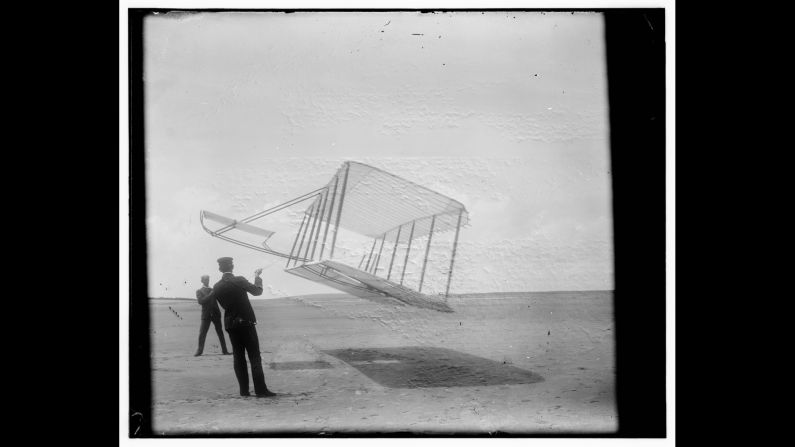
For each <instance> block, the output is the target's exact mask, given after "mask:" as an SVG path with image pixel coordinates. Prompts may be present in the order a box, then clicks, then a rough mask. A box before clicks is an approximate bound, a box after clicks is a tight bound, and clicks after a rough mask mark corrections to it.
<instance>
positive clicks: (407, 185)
mask: <svg viewBox="0 0 795 447" xmlns="http://www.w3.org/2000/svg"><path fill="white" fill-rule="evenodd" d="M307 201H309V202H310V204H309V207H308V208H306V210H305V211H304V212H303V218H302V221H301V225H300V227H299V228H298V232H297V233H296V235H295V238H294V240H293V243H292V248H291V249H290V251H289V252H286V251H279V250H276V249H274V248H271V247H270V246H269V245H268V239H269V238H270V237H271V236H272V235H273V234H274V232H272V231H269V230H266V229H264V228H260V227H257V226H254V225H253V224H252V223H253V222H254V221H256V220H259V219H262V218H264V217H265V216H268V215H270V214H273V213H275V212H278V211H281V210H284V209H286V208H288V207H291V206H294V205H297V204H299V203H301V202H307ZM468 220H469V216H468V213H467V210H466V208H465V207H464V205H463V204H461V203H460V202H458V201H456V200H454V199H451V198H450V197H447V196H444V195H442V194H440V193H438V192H435V191H432V190H430V189H428V188H426V187H424V186H420V185H418V184H416V183H413V182H410V181H408V180H405V179H403V178H400V177H398V176H396V175H393V174H390V173H388V172H385V171H383V170H381V169H378V168H375V167H373V166H369V165H366V164H363V163H358V162H353V161H347V162H345V163H343V165H342V166H341V167H340V168H339V169H338V170H337V172H336V173H335V174H334V176H333V177H332V178H331V180H330V181H329V182H328V183H327V184H326V185H325V186H323V187H322V188H318V189H316V190H314V191H312V192H309V193H307V194H304V195H302V196H299V197H296V198H294V199H292V200H289V201H287V202H284V203H282V204H280V205H277V206H274V207H272V208H269V209H267V210H264V211H261V212H259V213H256V214H254V215H252V216H249V217H246V218H243V219H240V220H236V219H230V218H228V217H223V216H219V215H218V214H215V213H211V212H209V211H201V214H200V221H201V224H202V227H203V228H204V230H205V231H207V232H208V233H209V234H210V235H212V236H213V237H217V238H220V239H222V240H225V241H228V242H230V243H233V244H237V245H240V246H243V247H247V248H250V249H253V250H257V251H260V252H263V253H267V254H270V255H273V256H279V257H283V258H286V259H287V264H286V265H285V271H286V272H288V273H290V274H293V275H296V276H300V277H302V278H305V279H309V280H312V281H316V282H318V283H320V284H324V285H326V286H329V287H333V288H335V289H338V290H341V291H343V292H345V293H349V294H351V295H355V296H358V297H360V298H365V299H369V300H373V301H376V302H381V303H388V304H395V305H410V306H417V307H421V308H426V309H432V310H437V311H441V312H452V309H451V308H450V306H448V304H447V296H448V295H449V292H450V282H451V280H452V275H453V266H454V262H455V253H456V248H457V246H458V235H459V232H460V229H461V226H462V225H466V224H467V223H468ZM209 223H212V224H213V225H214V226H215V228H214V229H211V228H209V227H208V226H207V225H208V224H209ZM341 229H344V230H347V231H349V232H351V233H354V234H356V235H358V236H360V237H361V236H363V237H365V238H367V241H368V242H369V239H372V245H371V248H370V251H369V253H367V252H365V254H364V255H363V256H362V257H361V260H360V261H359V263H358V265H357V266H356V267H354V266H353V265H350V264H355V261H354V262H348V263H346V262H344V261H343V260H340V259H337V260H335V258H334V250H335V248H336V247H337V236H338V233H340V230H341ZM453 229H455V237H454V239H453V243H452V248H451V250H452V252H451V255H450V264H449V269H448V270H447V275H446V287H445V292H444V295H441V294H437V295H429V294H423V293H422V288H423V284H424V281H425V280H426V268H427V266H428V253H429V251H430V250H431V240H432V239H433V236H434V235H435V234H438V233H441V232H447V231H452V230H453ZM233 230H235V231H233ZM239 232H242V233H245V234H247V235H248V236H250V237H255V238H256V239H257V240H260V239H261V242H260V243H259V245H257V244H256V243H252V242H250V241H244V240H242V239H240V238H234V237H232V236H231V235H232V234H239ZM426 237H427V241H426V240H425V238H426ZM418 239H421V241H420V242H424V244H422V245H425V247H422V246H419V247H418V246H417V245H420V244H419V243H417V244H414V245H412V243H413V242H415V241H417V240H418ZM385 244H387V247H388V248H387V249H388V250H389V246H390V245H391V246H392V247H391V248H392V250H391V256H389V259H382V258H381V255H382V253H383V250H384V245H385ZM367 245H370V244H369V243H368V244H367ZM379 245H380V247H379V248H378V250H377V251H376V247H377V246H379ZM404 249H405V254H404V255H403V256H402V257H403V259H402V260H401V259H399V258H400V257H401V256H399V257H398V262H397V267H396V263H395V258H396V256H395V255H396V254H397V253H398V252H399V251H401V252H402V250H404ZM412 249H413V250H415V251H416V250H417V249H419V250H423V249H424V251H425V253H424V256H423V261H422V269H421V270H420V271H419V275H420V276H419V286H418V287H417V289H416V290H414V289H413V288H410V287H408V286H407V285H404V283H405V282H407V281H405V280H407V279H408V278H407V277H406V266H407V265H408V264H409V253H411V252H412ZM415 254H416V253H415ZM385 258H386V257H385ZM401 261H402V262H401ZM387 262H388V264H387ZM400 264H402V268H401V267H400V266H399V265H400ZM393 267H396V268H393ZM415 273H416V272H415ZM410 274H411V272H410ZM414 282H416V281H414Z"/></svg>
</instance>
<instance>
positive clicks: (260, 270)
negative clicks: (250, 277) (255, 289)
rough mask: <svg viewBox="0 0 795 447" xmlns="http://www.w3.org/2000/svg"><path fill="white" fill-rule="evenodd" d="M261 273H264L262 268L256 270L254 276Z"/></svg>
mask: <svg viewBox="0 0 795 447" xmlns="http://www.w3.org/2000/svg"><path fill="white" fill-rule="evenodd" d="M261 274H262V269H261V268H259V269H256V270H254V276H259V275H261Z"/></svg>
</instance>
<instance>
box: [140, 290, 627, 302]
mask: <svg viewBox="0 0 795 447" xmlns="http://www.w3.org/2000/svg"><path fill="white" fill-rule="evenodd" d="M571 292H615V289H587V290H523V291H514V292H473V293H451V294H450V296H451V297H464V296H474V295H513V294H518V293H571ZM319 295H347V296H350V297H351V298H359V297H357V296H355V295H351V294H349V293H342V292H337V293H333V292H332V293H302V294H298V295H290V296H274V297H267V298H260V297H250V298H249V299H250V300H252V301H254V300H257V301H264V300H280V299H285V298H296V297H301V296H319ZM148 299H150V300H180V301H196V298H184V297H167V296H158V297H154V296H150V297H148ZM360 299H363V300H364V298H360Z"/></svg>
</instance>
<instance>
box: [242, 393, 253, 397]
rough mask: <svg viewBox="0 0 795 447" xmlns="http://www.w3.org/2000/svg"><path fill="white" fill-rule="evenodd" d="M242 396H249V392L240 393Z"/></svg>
mask: <svg viewBox="0 0 795 447" xmlns="http://www.w3.org/2000/svg"><path fill="white" fill-rule="evenodd" d="M240 395H241V396H243V397H251V393H240Z"/></svg>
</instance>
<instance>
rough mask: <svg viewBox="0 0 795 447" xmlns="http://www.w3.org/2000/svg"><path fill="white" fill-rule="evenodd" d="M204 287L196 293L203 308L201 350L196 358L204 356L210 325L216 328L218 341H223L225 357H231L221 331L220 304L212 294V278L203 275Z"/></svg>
mask: <svg viewBox="0 0 795 447" xmlns="http://www.w3.org/2000/svg"><path fill="white" fill-rule="evenodd" d="M202 284H203V285H202V287H201V288H200V289H199V290H197V291H196V299H197V300H198V301H199V304H201V306H202V320H201V321H202V323H201V326H200V327H199V348H198V349H197V350H196V354H193V355H194V356H200V355H202V352H204V340H205V339H206V338H207V331H208V330H209V329H210V323H212V324H213V326H215V333H216V334H218V339H219V340H220V341H221V350H222V351H223V353H224V355H229V354H231V352H229V351H227V350H226V340H225V339H224V331H223V329H221V309H219V308H218V303H217V302H215V299H214V298H212V297H211V296H209V295H210V292H212V291H213V289H211V288H210V287H209V286H210V277H209V276H207V275H202Z"/></svg>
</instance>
